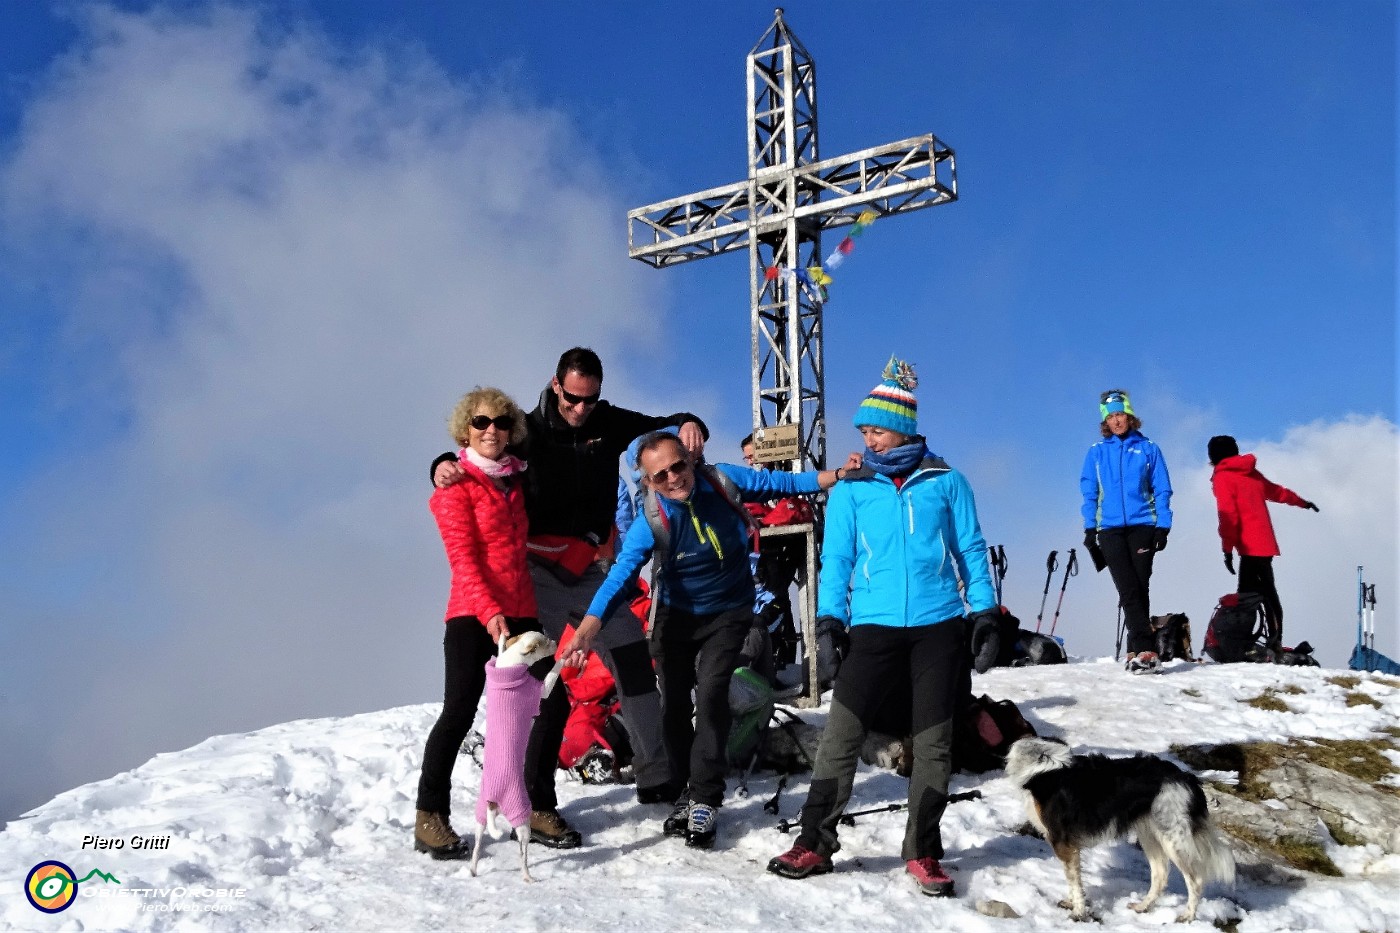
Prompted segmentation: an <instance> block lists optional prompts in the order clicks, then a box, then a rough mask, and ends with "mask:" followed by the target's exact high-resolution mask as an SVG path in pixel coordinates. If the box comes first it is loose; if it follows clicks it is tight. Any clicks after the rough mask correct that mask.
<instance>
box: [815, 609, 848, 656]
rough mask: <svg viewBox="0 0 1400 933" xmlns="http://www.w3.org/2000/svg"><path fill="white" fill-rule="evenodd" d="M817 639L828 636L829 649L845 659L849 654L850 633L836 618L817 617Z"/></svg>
mask: <svg viewBox="0 0 1400 933" xmlns="http://www.w3.org/2000/svg"><path fill="white" fill-rule="evenodd" d="M816 628H817V637H818V638H821V637H822V636H823V635H827V636H830V638H831V647H832V648H834V649H836V652H837V653H838V654H840V655H841V657H843V658H844V657H845V656H846V655H848V654H850V653H851V633H850V632H848V631H846V626H845V625H843V624H842V623H841V620H840V619H838V618H836V616H817V626H816Z"/></svg>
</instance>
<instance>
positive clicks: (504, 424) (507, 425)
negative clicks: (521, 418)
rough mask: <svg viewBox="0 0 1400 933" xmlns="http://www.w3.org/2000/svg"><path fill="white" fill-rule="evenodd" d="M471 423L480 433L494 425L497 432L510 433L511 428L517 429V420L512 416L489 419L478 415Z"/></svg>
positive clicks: (498, 416)
mask: <svg viewBox="0 0 1400 933" xmlns="http://www.w3.org/2000/svg"><path fill="white" fill-rule="evenodd" d="M469 423H470V424H471V426H472V427H474V428H476V429H477V430H478V431H485V430H486V429H487V428H489V427H491V425H493V424H494V425H495V426H496V430H497V431H509V430H510V429H511V428H513V427H515V419H514V418H512V417H511V416H510V415H497V416H496V417H494V418H488V417H487V416H486V415H476V416H475V417H473V418H472V420H471V421H470V422H469Z"/></svg>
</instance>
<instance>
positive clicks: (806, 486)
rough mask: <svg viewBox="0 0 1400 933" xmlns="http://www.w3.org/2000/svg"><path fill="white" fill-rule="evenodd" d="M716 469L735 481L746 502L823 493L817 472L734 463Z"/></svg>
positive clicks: (722, 464)
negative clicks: (798, 471) (752, 466)
mask: <svg viewBox="0 0 1400 933" xmlns="http://www.w3.org/2000/svg"><path fill="white" fill-rule="evenodd" d="M715 469H717V470H720V471H721V472H723V473H724V475H725V476H727V477H729V478H730V479H732V480H733V481H734V485H735V486H738V487H739V491H740V492H741V493H743V496H744V500H745V501H746V502H762V501H764V500H765V499H777V498H779V497H781V496H799V495H808V494H810V493H814V492H820V491H821V488H822V487H821V484H820V483H819V482H818V481H817V476H818V473H817V471H816V470H809V471H808V472H806V473H784V472H782V471H780V470H755V469H751V468H750V467H741V466H736V465H735V464H732V463H716V464H715Z"/></svg>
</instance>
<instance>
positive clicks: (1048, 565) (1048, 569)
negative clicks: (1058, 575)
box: [1035, 551, 1060, 632]
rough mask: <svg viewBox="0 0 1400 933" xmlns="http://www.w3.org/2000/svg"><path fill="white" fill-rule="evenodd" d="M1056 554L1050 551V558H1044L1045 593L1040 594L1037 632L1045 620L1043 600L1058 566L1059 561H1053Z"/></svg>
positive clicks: (1036, 620) (1046, 596) (1036, 622)
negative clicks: (1041, 622) (1042, 620)
mask: <svg viewBox="0 0 1400 933" xmlns="http://www.w3.org/2000/svg"><path fill="white" fill-rule="evenodd" d="M1058 553H1059V551H1051V552H1050V556H1049V557H1047V558H1045V591H1044V592H1043V593H1041V594H1040V612H1039V613H1038V614H1037V615H1036V617H1035V630H1036V631H1037V632H1039V631H1040V620H1041V619H1043V618H1045V600H1046V599H1047V598H1048V597H1049V596H1050V578H1051V577H1053V576H1054V575H1055V571H1056V569H1058V568H1059V566H1060V564H1059V561H1057V560H1056V559H1055V555H1056V554H1058Z"/></svg>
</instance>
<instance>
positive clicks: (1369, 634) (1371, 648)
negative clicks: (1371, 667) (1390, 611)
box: [1361, 583, 1376, 658]
mask: <svg viewBox="0 0 1400 933" xmlns="http://www.w3.org/2000/svg"><path fill="white" fill-rule="evenodd" d="M1361 600H1362V602H1363V603H1364V604H1365V605H1366V651H1367V653H1369V654H1370V655H1371V656H1372V658H1374V657H1375V654H1376V585H1375V584H1374V583H1371V584H1368V585H1367V586H1366V592H1365V593H1364V594H1363V595H1362V597H1361Z"/></svg>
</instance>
